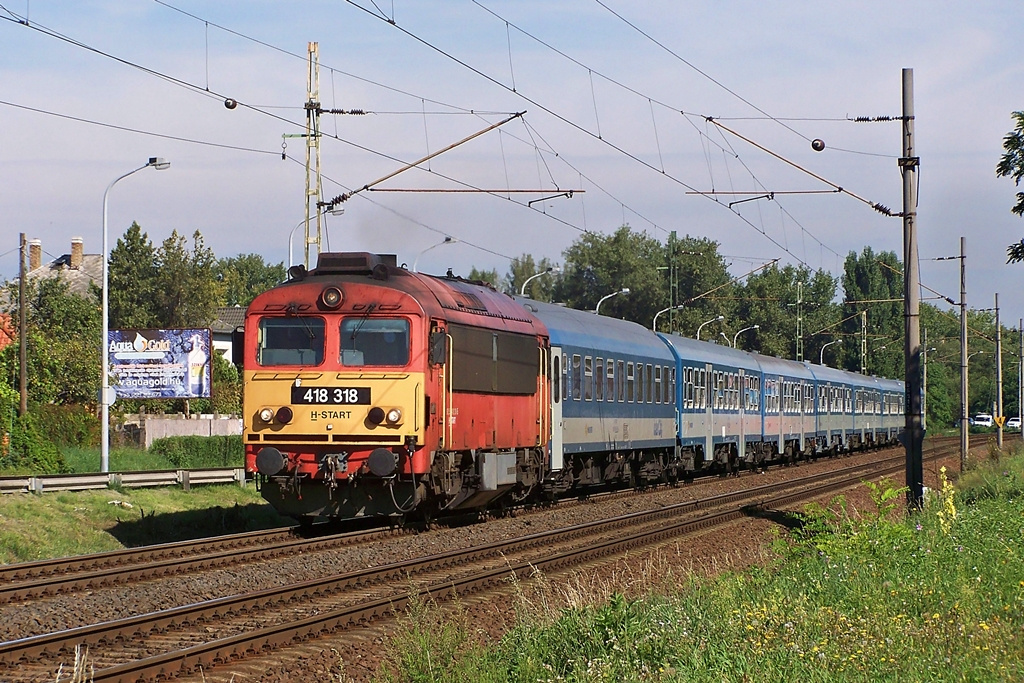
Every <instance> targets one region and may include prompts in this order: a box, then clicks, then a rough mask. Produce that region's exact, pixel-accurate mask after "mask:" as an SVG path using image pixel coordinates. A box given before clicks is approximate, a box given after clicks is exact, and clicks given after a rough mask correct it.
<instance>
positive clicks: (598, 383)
mask: <svg viewBox="0 0 1024 683" xmlns="http://www.w3.org/2000/svg"><path fill="white" fill-rule="evenodd" d="M594 367H595V370H594V398H595V399H596V400H598V401H603V400H604V358H598V359H597V363H596V364H595V366H594Z"/></svg>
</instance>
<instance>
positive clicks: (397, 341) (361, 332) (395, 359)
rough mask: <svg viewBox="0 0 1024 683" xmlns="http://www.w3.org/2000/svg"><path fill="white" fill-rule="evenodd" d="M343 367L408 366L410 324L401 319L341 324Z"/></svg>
mask: <svg viewBox="0 0 1024 683" xmlns="http://www.w3.org/2000/svg"><path fill="white" fill-rule="evenodd" d="M341 364H342V365H345V366H350V367H361V366H364V365H408V364H409V321H408V320H403V319H401V318H367V317H365V316H363V317H360V318H345V319H344V320H342V321H341Z"/></svg>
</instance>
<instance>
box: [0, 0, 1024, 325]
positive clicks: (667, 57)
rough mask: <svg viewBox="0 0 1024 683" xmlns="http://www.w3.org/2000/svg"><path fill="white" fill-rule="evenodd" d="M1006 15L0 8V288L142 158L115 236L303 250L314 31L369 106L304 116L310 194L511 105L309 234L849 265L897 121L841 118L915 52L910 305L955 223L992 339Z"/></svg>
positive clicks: (499, 2)
mask: <svg viewBox="0 0 1024 683" xmlns="http://www.w3.org/2000/svg"><path fill="white" fill-rule="evenodd" d="M1022 28H1024V5H1022V4H1021V3H1020V2H1019V0H979V1H977V2H971V3H968V2H951V1H943V0H929V1H927V2H925V1H923V0H909V1H905V2H898V3H894V2H891V1H885V2H882V1H878V0H857V1H853V0H850V1H838V0H824V1H823V2H816V3H808V2H787V3H769V2H763V1H762V2H754V1H735V2H717V3H707V2H702V3H696V2H678V0H676V1H669V0H664V1H662V0H651V1H648V2H644V3H636V2H626V1H625V0H562V1H555V2H552V1H551V0H547V1H545V2H536V1H534V0H514V1H513V0H476V1H473V0H444V1H441V0H416V1H415V2H412V1H409V0H352V1H351V2H348V1H343V0H331V1H330V2H288V3H282V2H268V1H265V0H264V1H256V0H248V1H246V2H239V1H233V0H227V1H220V2H197V1H194V0H159V1H158V0H149V1H144V0H134V1H131V2H129V1H127V0H126V1H122V2H112V1H107V0H84V1H81V2H67V1H64V2H60V1H51V0H0V222H2V225H3V231H2V233H0V276H3V277H5V278H10V277H14V276H16V274H17V269H18V251H17V247H18V235H19V233H21V232H24V233H26V235H27V236H28V238H29V239H33V238H37V239H40V240H41V241H42V245H43V250H44V254H45V256H46V258H47V259H50V258H55V257H57V256H60V255H61V254H64V253H68V252H69V251H70V241H71V238H72V237H76V236H79V237H82V238H83V240H84V243H85V251H86V253H99V252H100V251H101V244H102V232H103V230H102V206H103V204H102V200H103V196H104V192H105V191H106V190H107V189H108V186H110V184H111V183H112V182H113V181H114V180H115V179H117V178H118V177H120V176H121V175H123V174H125V173H128V172H130V171H133V170H134V169H136V168H138V167H140V166H142V165H143V164H145V163H146V161H147V160H148V159H149V158H150V157H152V156H159V157H163V158H166V159H167V160H168V161H170V162H171V167H170V168H169V169H168V170H165V171H156V170H153V169H149V168H147V169H144V170H142V171H140V172H138V173H135V174H133V175H131V176H130V177H128V178H125V179H123V180H120V181H118V182H117V184H116V186H114V187H111V188H110V192H109V203H108V207H109V213H108V217H109V223H108V225H109V236H110V244H111V246H113V244H114V243H115V241H116V239H117V238H118V237H119V236H121V235H122V234H123V233H124V231H125V230H126V229H127V228H128V226H129V225H130V224H131V223H132V221H137V222H138V223H139V224H140V225H141V226H142V228H143V230H144V231H145V232H146V233H147V234H148V236H149V237H150V239H151V240H152V241H153V242H154V243H155V244H157V245H159V244H160V243H161V242H162V241H163V240H164V239H166V238H167V237H168V236H170V234H171V232H172V231H173V230H177V232H178V233H179V234H184V235H187V236H191V234H192V233H193V232H194V231H196V230H198V231H200V232H201V233H202V236H203V239H204V241H205V244H206V246H208V247H210V248H212V249H213V251H214V253H215V254H216V255H217V256H218V257H225V256H234V255H237V254H248V253H258V254H261V255H263V256H264V258H266V259H267V261H268V262H272V263H277V262H285V263H286V264H287V263H289V261H290V258H291V259H292V260H294V262H302V261H303V259H304V253H303V248H302V247H303V241H304V237H305V234H304V227H303V226H304V217H305V216H306V210H307V196H306V179H307V175H306V164H305V158H306V152H307V145H306V140H307V139H306V138H304V137H301V136H302V134H303V133H304V132H305V125H306V114H305V110H304V109H303V104H304V103H305V101H306V99H307V77H308V74H309V67H308V62H307V45H308V43H309V42H311V41H315V42H316V43H317V44H318V48H319V101H320V103H321V107H322V108H324V109H335V110H344V111H352V110H361V111H363V112H366V113H365V114H362V115H354V114H328V113H325V114H323V115H321V116H320V119H319V120H320V130H321V133H322V135H321V140H320V165H321V174H322V195H323V197H324V198H325V199H330V198H334V197H337V196H338V195H341V194H343V193H346V192H351V191H352V190H355V189H358V188H363V187H365V186H367V185H370V184H372V183H374V182H375V181H377V180H378V179H381V178H383V177H385V176H388V175H389V174H392V173H394V172H395V171H398V170H399V169H401V168H402V167H404V166H405V165H407V164H410V163H412V162H414V161H417V160H419V159H421V158H422V157H424V156H427V155H428V154H433V153H437V152H440V151H441V150H444V149H445V148H446V147H449V146H450V145H453V144H455V143H457V142H459V141H461V140H463V139H464V138H467V137H469V136H471V135H474V134H477V133H481V131H483V130H484V129H486V128H488V127H489V126H492V125H494V124H498V123H500V122H502V121H503V120H505V119H506V118H509V116H511V115H512V114H515V113H520V112H525V113H524V114H522V116H519V117H515V118H513V119H512V120H510V121H508V122H507V123H504V124H502V125H500V126H499V127H498V128H496V129H493V130H490V131H489V132H485V133H481V134H480V135H478V136H477V137H475V138H473V139H472V140H469V141H468V142H465V143H463V144H461V145H458V146H455V147H453V148H452V149H450V150H448V151H444V152H443V153H441V154H438V155H437V156H436V157H434V158H432V159H430V160H429V161H427V162H424V163H422V164H421V165H419V166H418V167H416V168H414V169H411V170H406V171H404V172H402V173H399V174H397V175H394V177H391V178H389V179H387V180H384V181H383V182H380V183H378V184H374V185H372V189H366V190H363V191H359V192H356V193H355V194H353V195H352V196H351V197H350V198H349V199H347V201H345V202H343V203H341V204H340V206H341V207H343V208H344V213H343V214H341V215H331V216H327V217H326V218H325V219H324V225H325V228H324V234H323V243H322V250H323V251H370V252H377V253H394V254H396V255H397V256H398V261H399V262H400V263H407V264H409V265H410V266H412V264H414V263H416V264H417V266H418V268H419V270H422V271H425V272H433V273H444V272H445V271H446V270H447V269H448V268H451V269H452V270H453V271H454V272H455V273H456V274H460V275H468V273H469V270H470V269H471V268H473V267H476V268H479V269H487V270H490V269H496V270H497V271H498V272H499V274H505V273H506V272H507V271H508V267H509V261H510V259H511V258H513V257H519V256H521V255H523V254H531V255H532V256H533V257H534V258H535V259H538V260H539V259H541V258H548V259H549V260H551V261H552V262H554V263H561V262H562V260H563V256H562V254H563V252H564V250H565V249H566V248H567V247H568V246H570V245H571V244H572V243H573V242H574V241H575V240H577V239H579V238H580V237H581V235H583V234H584V232H586V231H589V232H596V233H605V234H607V233H611V232H613V231H614V230H616V229H617V228H618V227H619V226H621V225H623V224H628V225H629V226H631V228H633V229H634V230H637V231H642V232H645V233H646V234H648V235H649V236H650V237H652V238H654V239H657V240H659V241H662V242H664V241H665V240H666V239H667V238H668V235H669V233H670V232H672V231H675V232H676V233H677V235H678V236H680V237H683V236H685V235H691V236H694V237H707V238H711V239H713V240H716V241H717V242H719V244H720V249H719V250H720V253H722V254H723V255H725V257H726V262H727V263H729V264H731V265H730V271H731V272H732V273H733V274H734V275H741V274H743V273H745V272H747V271H749V270H751V269H753V268H756V267H757V266H759V265H761V264H763V263H765V262H767V261H769V260H771V259H774V258H779V259H781V263H783V264H786V263H791V264H795V265H800V264H805V265H807V266H808V267H810V268H811V269H815V270H816V269H819V268H821V269H825V270H827V271H829V272H831V273H833V274H836V275H841V273H842V267H843V262H844V260H845V258H846V256H847V255H848V254H849V253H850V252H857V253H859V252H861V251H862V250H863V249H864V248H865V247H868V246H869V247H871V248H872V249H873V250H874V251H876V252H878V251H895V252H896V253H897V255H898V256H899V257H900V258H901V259H902V250H903V246H902V245H903V225H902V221H901V220H900V219H899V218H897V217H889V216H884V215H882V214H881V213H879V212H877V211H875V210H874V209H872V208H871V205H872V204H882V205H884V206H886V207H889V208H890V209H892V211H894V212H899V211H901V210H902V201H903V198H902V192H903V190H902V180H901V176H900V172H899V168H898V166H897V160H898V158H899V157H900V156H901V154H902V131H901V126H900V124H899V123H898V122H894V121H871V122H854V121H851V120H850V119H853V118H857V117H871V118H875V117H898V116H900V115H901V113H902V91H901V87H902V86H901V83H902V70H903V69H905V68H907V69H913V81H914V108H915V121H914V127H915V137H916V149H915V152H916V154H917V155H918V156H919V157H920V160H921V162H920V174H919V205H918V207H917V211H918V231H919V233H918V237H919V254H920V262H921V278H922V282H923V284H924V285H925V286H926V287H927V288H928V289H926V290H925V291H924V294H923V297H924V298H925V300H929V299H928V298H929V297H933V296H935V294H933V293H932V291H930V290H934V291H935V292H939V293H941V294H942V295H943V296H948V297H949V298H951V299H954V300H957V299H958V298H959V290H960V283H959V275H960V273H959V270H960V269H959V267H958V263H957V261H955V260H954V261H935V260H933V259H935V258H937V257H947V256H956V255H958V254H959V249H960V237H961V236H966V238H967V248H966V253H967V301H968V304H969V305H970V306H971V307H972V308H988V307H992V306H993V305H994V295H995V294H996V293H999V297H1000V299H999V302H1000V309H1001V311H1000V317H1001V319H1002V321H1003V322H1004V323H1005V324H1006V325H1007V326H1011V327H1014V326H1016V325H1017V320H1018V319H1019V318H1021V317H1024V287H1022V286H1021V284H1022V282H1024V264H1016V265H1007V264H1006V263H1005V261H1006V247H1007V245H1008V244H1010V243H1011V242H1016V241H1018V240H1020V239H1021V237H1024V219H1022V218H1020V217H1018V216H1016V215H1014V214H1012V213H1011V212H1010V208H1011V207H1012V206H1013V204H1014V203H1015V192H1016V191H1017V189H1018V188H1015V187H1014V184H1013V181H1012V179H1009V178H997V177H996V174H995V167H996V164H997V163H998V161H999V157H1000V155H1001V153H1002V151H1003V150H1002V140H1003V137H1004V136H1005V135H1006V134H1007V133H1008V132H1009V131H1010V129H1011V128H1012V125H1013V122H1012V120H1011V113H1012V112H1013V111H1015V110H1022V109H1024V62H1022V61H1021V60H1020V59H1019V57H1018V55H1017V50H1016V47H1017V45H1018V42H1019V36H1020V34H1021V29H1022ZM228 99H231V100H234V101H236V102H237V103H238V104H237V106H235V107H234V108H228V107H227V106H225V101H226V100H228ZM815 139H820V140H822V141H823V142H824V143H825V149H824V150H823V151H821V152H818V151H815V150H814V149H812V146H811V141H812V140H815ZM314 187H315V185H314ZM834 187H841V188H843V190H844V191H843V192H842V193H836V192H829V190H832V189H833V188H834ZM380 190H392V191H390V192H388V191H380ZM394 190H416V191H415V192H396V191H394ZM425 190H463V191H461V192H437V191H435V192H426V191H425ZM465 190H490V191H491V192H467V191H465ZM510 190H511V191H510ZM570 191H571V192H570ZM727 192H738V193H748V194H725V193H727ZM710 193H715V194H710ZM771 193H774V194H772V196H771V197H766V196H765V195H769V194H771ZM739 199H746V200H748V201H743V202H741V203H739V204H732V206H730V203H732V202H736V201H737V200H739ZM297 226H298V228H297ZM296 228H297V229H296ZM446 237H451V238H452V240H451V241H450V242H449V243H448V244H444V245H443V246H436V245H438V244H440V243H441V242H442V240H444V239H445V238H446ZM292 238H293V239H292ZM290 242H293V245H292V246H293V248H292V256H291V257H290V256H289V243H290ZM428 249H429V251H427V250H428ZM314 254H315V252H314ZM611 288H613V285H611V284H610V289H611ZM936 303H938V304H941V305H942V306H944V307H947V308H948V305H947V304H945V303H943V302H936Z"/></svg>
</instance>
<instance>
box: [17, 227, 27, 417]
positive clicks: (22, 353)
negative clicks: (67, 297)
mask: <svg viewBox="0 0 1024 683" xmlns="http://www.w3.org/2000/svg"><path fill="white" fill-rule="evenodd" d="M27 258H28V242H27V241H26V239H25V233H21V264H20V266H19V269H20V271H21V272H20V274H19V277H18V343H19V344H20V347H19V348H18V390H19V392H20V394H21V402H20V404H19V405H18V415H20V416H21V417H25V415H26V414H27V413H28V298H27V294H26V289H25V276H26V275H27V274H28V267H27V266H26V265H25V262H26V259H27Z"/></svg>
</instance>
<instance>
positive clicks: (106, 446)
mask: <svg viewBox="0 0 1024 683" xmlns="http://www.w3.org/2000/svg"><path fill="white" fill-rule="evenodd" d="M150 166H152V167H153V168H155V169H156V170H158V171H162V170H164V169H166V168H170V166H171V162H169V161H167V160H165V159H161V158H160V157H150V158H149V161H147V162H146V163H145V164H143V165H142V166H139V167H138V168H137V169H135V170H134V171H129V172H128V173H125V174H124V175H122V176H118V177H117V178H115V179H114V181H113V182H112V183H110V185H107V189H106V190H105V191H104V192H103V304H102V308H103V310H102V314H101V315H102V317H103V329H102V331H101V333H100V350H101V352H100V358H101V359H102V361H103V362H102V366H103V369H102V371H101V372H102V373H103V374H102V375H100V472H109V471H110V404H111V403H113V402H114V401H113V396H112V394H113V393H114V390H113V389H112V388H111V386H110V357H109V355H108V353H107V344H108V343H109V340H108V339H107V337H109V336H110V323H109V322H108V315H109V310H110V287H109V284H108V277H109V276H108V272H107V271H108V267H107V266H108V264H107V261H108V259H109V258H110V250H109V248H108V247H107V197H108V196H109V195H110V190H111V189H112V188H113V187H114V185H117V183H118V182H120V181H122V180H124V179H125V178H127V177H128V176H130V175H132V174H133V173H138V172H139V171H141V170H142V169H144V168H149V167H150Z"/></svg>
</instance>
